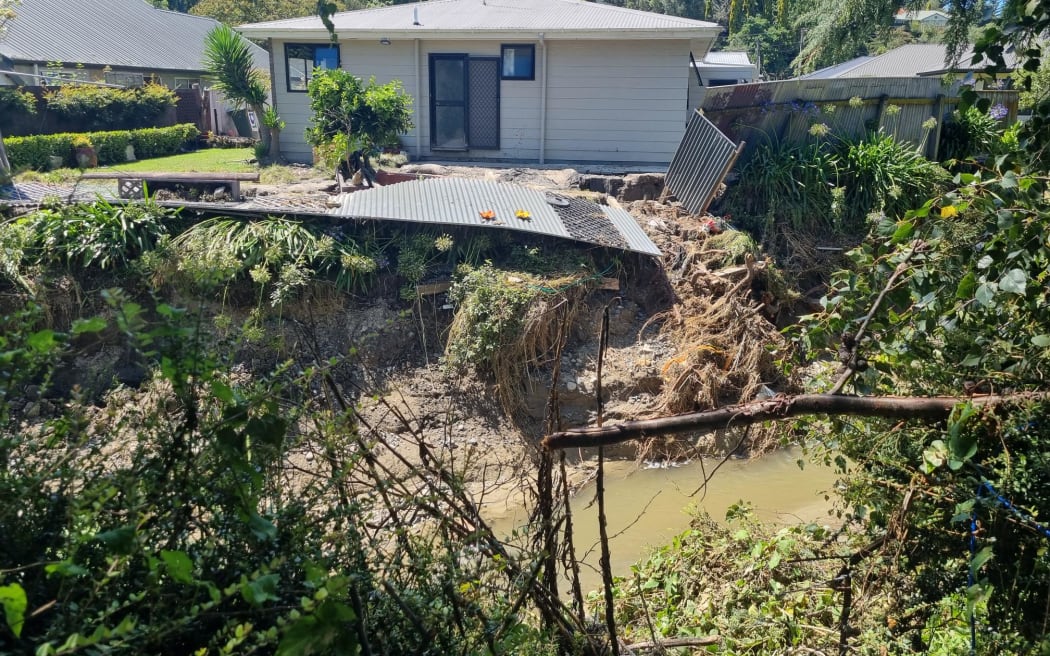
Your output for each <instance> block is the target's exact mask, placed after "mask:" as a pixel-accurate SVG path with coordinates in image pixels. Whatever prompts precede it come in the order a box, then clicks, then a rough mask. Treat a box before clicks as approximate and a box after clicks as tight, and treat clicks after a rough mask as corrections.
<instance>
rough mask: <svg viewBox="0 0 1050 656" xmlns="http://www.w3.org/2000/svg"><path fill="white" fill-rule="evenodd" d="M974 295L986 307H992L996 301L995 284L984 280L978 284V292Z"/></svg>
mask: <svg viewBox="0 0 1050 656" xmlns="http://www.w3.org/2000/svg"><path fill="white" fill-rule="evenodd" d="M973 297H974V299H976V300H977V302H978V303H980V304H981V305H983V306H984V307H991V306H992V304H993V302H994V301H995V284H994V283H990V282H982V283H981V284H980V285H978V287H977V292H976V293H974V295H973Z"/></svg>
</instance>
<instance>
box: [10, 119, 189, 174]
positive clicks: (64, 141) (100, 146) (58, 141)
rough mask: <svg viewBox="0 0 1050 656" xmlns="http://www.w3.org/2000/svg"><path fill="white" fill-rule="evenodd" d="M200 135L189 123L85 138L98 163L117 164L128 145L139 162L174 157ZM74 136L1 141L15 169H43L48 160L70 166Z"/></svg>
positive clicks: (100, 134) (90, 134) (43, 136)
mask: <svg viewBox="0 0 1050 656" xmlns="http://www.w3.org/2000/svg"><path fill="white" fill-rule="evenodd" d="M199 134H200V132H199V131H198V130H197V127H196V126H195V125H193V124H191V123H185V124H182V125H173V126H171V127H167V128H144V129H142V130H132V131H130V132H129V131H116V132H90V133H86V134H85V136H86V137H87V139H88V140H89V141H90V142H91V143H93V144H95V146H96V152H97V154H98V160H99V164H120V163H122V162H124V153H125V150H126V148H127V146H128V144H129V143H130V144H131V145H133V146H134V147H135V154H136V156H138V157H139V158H140V159H148V158H150V157H163V156H166V155H174V154H176V153H178V152H179V150H180V149H181V148H182V147H183V146H184V145H185V144H186V143H187V142H189V141H191V140H193V139H196V138H197V135H199ZM76 136H77V135H76V134H74V133H70V132H65V133H61V134H39V135H33V136H31V137H10V138H7V139H4V145H5V146H6V148H7V157H8V159H9V160H10V161H11V167H12V168H13V169H14V170H16V171H17V170H20V169H35V170H40V171H42V170H46V169H47V168H48V158H50V157H51V156H59V157H62V158H64V161H65V163H66V165H69V166H72V164H73V160H72V157H73V139H74V138H75V137H76Z"/></svg>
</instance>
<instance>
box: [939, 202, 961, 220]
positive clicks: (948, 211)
mask: <svg viewBox="0 0 1050 656" xmlns="http://www.w3.org/2000/svg"><path fill="white" fill-rule="evenodd" d="M953 216H959V210H957V209H955V206H954V205H945V206H944V207H942V208H941V218H942V219H950V218H952V217H953Z"/></svg>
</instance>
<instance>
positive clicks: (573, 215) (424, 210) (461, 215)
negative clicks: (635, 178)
mask: <svg viewBox="0 0 1050 656" xmlns="http://www.w3.org/2000/svg"><path fill="white" fill-rule="evenodd" d="M519 210H524V211H526V212H528V214H529V218H528V219H522V218H518V217H517V216H516V214H517V213H518V211H519ZM490 211H491V212H492V216H493V218H492V219H485V218H483V217H482V213H486V214H487V213H488V212H490ZM330 214H332V215H335V216H342V217H347V218H355V219H372V220H380V221H405V222H409V223H428V224H438V225H456V226H470V227H475V228H482V229H484V228H492V229H503V230H514V231H517V232H525V233H532V234H536V235H545V236H550V237H561V238H563V239H572V240H575V241H581V242H585V243H588V244H595V245H598V246H606V247H609V248H620V249H623V250H629V251H634V252H637V253H644V254H646V255H660V249H659V248H657V247H656V245H655V244H654V243H653V242H652V241H651V240H650V239H649V238H648V237H647V236H646V235H645V233H644V232H643V231H642V229H641V227H639V225H638V223H637V222H636V221H635V220H634V217H632V216H631V215H630V214H628V213H627V212H626V211H624V210H622V209H619V208H615V207H606V206H602V205H598V204H596V203H591V202H589V201H584V200H582V199H579V198H573V197H570V196H562V195H560V194H554V193H552V192H545V191H540V190H537V189H531V188H528V187H522V186H519V185H513V184H507V183H503V182H494V181H491V180H470V179H464V178H435V179H430V180H419V181H413V182H402V183H399V184H394V185H389V186H386V187H378V188H375V189H369V190H366V191H358V192H355V193H352V194H349V195H347V197H346V198H345V199H344V200H343V203H342V205H341V206H340V207H338V208H335V209H333V210H331V211H330Z"/></svg>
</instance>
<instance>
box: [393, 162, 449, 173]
mask: <svg viewBox="0 0 1050 656" xmlns="http://www.w3.org/2000/svg"><path fill="white" fill-rule="evenodd" d="M400 171H401V172H403V173H422V174H423V175H448V169H447V168H446V167H444V166H441V165H440V164H410V165H408V166H402V167H401V169H400Z"/></svg>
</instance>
